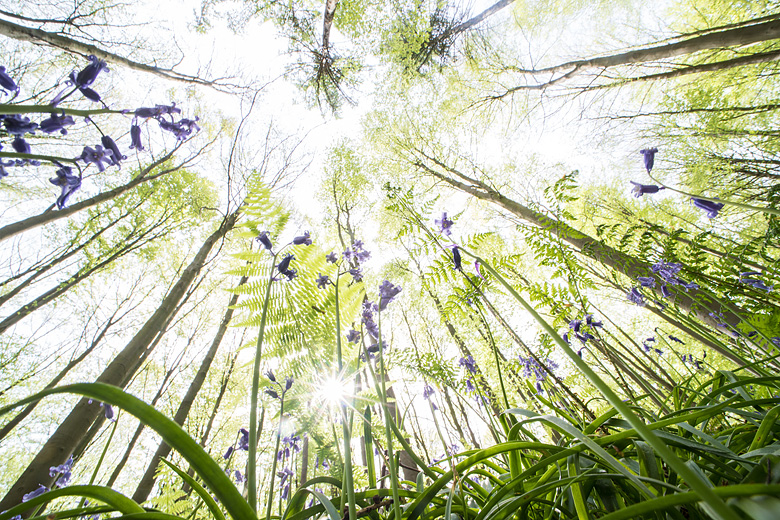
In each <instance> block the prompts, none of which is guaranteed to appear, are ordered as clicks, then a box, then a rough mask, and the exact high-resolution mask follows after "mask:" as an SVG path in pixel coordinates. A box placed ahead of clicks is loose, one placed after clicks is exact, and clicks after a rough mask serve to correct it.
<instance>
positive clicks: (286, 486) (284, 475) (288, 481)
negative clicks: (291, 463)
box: [277, 468, 294, 500]
mask: <svg viewBox="0 0 780 520" xmlns="http://www.w3.org/2000/svg"><path fill="white" fill-rule="evenodd" d="M277 475H278V477H279V487H280V488H281V490H282V500H286V499H287V497H288V496H290V487H291V485H292V478H291V477H292V476H293V475H294V473H293V472H292V470H291V469H290V468H284V469H283V470H282V471H280V472H279V473H277Z"/></svg>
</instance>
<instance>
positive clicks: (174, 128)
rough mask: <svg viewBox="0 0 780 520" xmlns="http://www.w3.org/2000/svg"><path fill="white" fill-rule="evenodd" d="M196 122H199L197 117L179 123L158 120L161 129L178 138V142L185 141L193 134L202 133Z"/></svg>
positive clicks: (181, 120) (183, 119)
mask: <svg viewBox="0 0 780 520" xmlns="http://www.w3.org/2000/svg"><path fill="white" fill-rule="evenodd" d="M196 121H198V118H197V117H196V118H195V119H185V118H182V119H180V120H179V121H174V122H169V121H166V120H165V119H158V120H157V123H158V124H159V125H160V128H161V129H163V130H165V131H166V132H171V133H172V134H173V135H175V136H176V139H177V140H179V141H183V140H185V139H187V138H188V137H189V136H190V135H191V134H192V133H193V132H198V131H200V127H199V126H198V124H197V123H196Z"/></svg>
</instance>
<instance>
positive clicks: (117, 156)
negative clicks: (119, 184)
mask: <svg viewBox="0 0 780 520" xmlns="http://www.w3.org/2000/svg"><path fill="white" fill-rule="evenodd" d="M100 142H101V143H103V146H104V147H105V148H106V149H107V150H111V161H112V162H113V164H114V165H115V166H119V163H120V161H123V160H125V159H127V157H126V156H124V155H122V152H121V151H119V147H118V146H117V145H116V143H115V142H114V140H113V139H111V137H109V136H107V135H104V136H103V137H101V138H100Z"/></svg>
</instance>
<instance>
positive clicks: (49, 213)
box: [0, 143, 191, 242]
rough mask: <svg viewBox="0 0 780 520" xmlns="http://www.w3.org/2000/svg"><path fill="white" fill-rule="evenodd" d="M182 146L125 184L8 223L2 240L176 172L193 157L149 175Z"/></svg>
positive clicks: (0, 237) (177, 146)
mask: <svg viewBox="0 0 780 520" xmlns="http://www.w3.org/2000/svg"><path fill="white" fill-rule="evenodd" d="M180 146H181V143H179V144H178V145H176V148H174V149H173V150H171V151H170V152H169V153H168V154H166V155H165V156H164V157H162V158H161V159H159V160H157V161H155V162H153V163H152V164H150V165H149V166H147V167H146V168H144V169H143V170H142V171H141V173H139V174H138V175H137V176H136V177H134V178H133V179H132V180H131V181H129V182H127V183H126V184H123V185H122V186H118V187H116V188H114V189H111V190H108V191H104V192H103V193H98V194H97V195H95V196H94V197H90V198H88V199H86V200H82V201H81V202H76V203H75V204H71V205H70V206H68V207H67V208H64V209H61V210H57V211H54V210H53V208H54V206H53V205H52V206H51V207H50V208H49V209H47V210H46V211H44V212H43V213H40V214H38V215H33V216H32V217H28V218H26V219H24V220H20V221H18V222H14V223H13V224H7V225H5V226H3V227H0V242H2V241H3V240H6V239H9V238H11V237H13V236H16V235H18V234H20V233H24V232H25V231H29V230H31V229H35V228H37V227H40V226H43V225H44V224H49V223H51V222H55V221H57V220H59V219H61V218H66V217H69V216H71V215H73V214H74V213H78V212H79V211H81V210H83V209H87V208H91V207H93V206H97V205H98V204H100V203H101V202H106V201H108V200H111V199H114V198H116V197H118V196H119V195H121V194H123V193H125V192H127V191H130V190H132V189H133V188H135V187H137V186H139V185H141V184H143V183H145V182H149V181H153V180H155V179H158V178H160V177H162V176H163V175H166V174H168V173H171V172H175V171H176V170H179V169H181V168H183V167H184V166H186V165H187V164H188V163H189V162H190V160H191V159H187V160H186V161H183V162H182V163H181V164H179V165H177V166H175V167H173V168H167V169H165V170H162V171H160V172H158V173H155V174H154V175H149V173H150V172H151V171H152V170H154V169H155V168H157V167H158V166H160V165H161V164H163V163H165V162H166V161H167V160H169V159H170V158H171V157H173V154H174V153H175V152H176V151H177V150H178V149H179V147H180Z"/></svg>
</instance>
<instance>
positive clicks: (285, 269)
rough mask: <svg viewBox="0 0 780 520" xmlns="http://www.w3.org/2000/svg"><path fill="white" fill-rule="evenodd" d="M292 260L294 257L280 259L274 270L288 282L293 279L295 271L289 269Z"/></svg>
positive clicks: (288, 256)
mask: <svg viewBox="0 0 780 520" xmlns="http://www.w3.org/2000/svg"><path fill="white" fill-rule="evenodd" d="M294 259H295V257H294V256H293V255H287V256H285V257H284V258H282V261H281V262H279V265H277V266H276V269H277V270H278V271H279V273H281V274H283V275H285V276H286V277H287V278H288V279H289V280H292V279H293V278H295V270H294V269H290V262H292V261H293V260H294Z"/></svg>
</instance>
